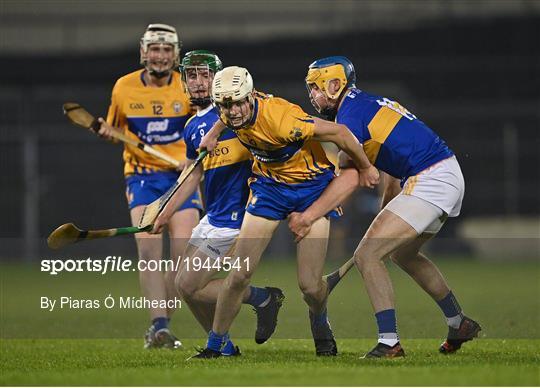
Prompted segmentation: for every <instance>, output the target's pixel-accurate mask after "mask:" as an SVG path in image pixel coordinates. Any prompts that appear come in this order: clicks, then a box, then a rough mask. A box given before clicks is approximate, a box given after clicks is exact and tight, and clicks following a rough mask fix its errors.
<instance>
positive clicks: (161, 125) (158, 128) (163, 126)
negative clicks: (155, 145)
mask: <svg viewBox="0 0 540 388" xmlns="http://www.w3.org/2000/svg"><path fill="white" fill-rule="evenodd" d="M168 128H169V119H165V120H160V121H149V122H148V125H147V126H146V133H147V134H149V135H150V134H152V133H154V132H166V131H167V129H168Z"/></svg>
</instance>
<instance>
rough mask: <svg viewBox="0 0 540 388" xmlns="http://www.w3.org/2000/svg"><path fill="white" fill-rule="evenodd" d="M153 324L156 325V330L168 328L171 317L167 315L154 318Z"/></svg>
mask: <svg viewBox="0 0 540 388" xmlns="http://www.w3.org/2000/svg"><path fill="white" fill-rule="evenodd" d="M152 326H154V330H155V331H158V330H161V329H166V328H168V327H169V319H168V318H166V317H158V318H154V319H153V320H152Z"/></svg>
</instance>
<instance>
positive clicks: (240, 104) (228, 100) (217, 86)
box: [212, 66, 255, 129]
mask: <svg viewBox="0 0 540 388" xmlns="http://www.w3.org/2000/svg"><path fill="white" fill-rule="evenodd" d="M253 90H254V89H253V79H252V78H251V75H250V74H249V72H248V71H247V69H244V68H243V67H238V66H230V67H226V68H225V69H223V70H221V71H220V72H218V73H217V74H216V76H215V77H214V81H213V83H212V100H213V101H214V104H215V105H216V107H217V108H218V110H219V114H220V119H221V121H223V123H224V124H225V125H227V126H228V127H229V128H232V129H240V128H244V127H247V126H248V125H249V124H250V121H251V118H252V117H253V110H254V106H255V98H254V96H253ZM233 110H235V111H236V112H235V113H239V114H238V115H236V114H235V115H233V114H232V113H233V112H232V111H233Z"/></svg>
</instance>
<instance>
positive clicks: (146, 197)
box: [126, 171, 204, 212]
mask: <svg viewBox="0 0 540 388" xmlns="http://www.w3.org/2000/svg"><path fill="white" fill-rule="evenodd" d="M179 175H180V174H179V173H176V172H169V171H163V172H154V173H150V174H132V175H129V176H127V177H126V186H127V188H126V197H127V201H128V205H129V209H130V210H131V209H133V208H134V207H136V206H141V205H148V204H150V203H152V202H154V201H155V200H156V199H158V198H159V197H161V196H162V195H163V194H165V192H166V191H167V190H169V188H170V187H171V186H172V185H174V183H175V182H176V180H177V179H178V176H179ZM192 208H193V209H198V210H199V211H201V212H202V211H203V210H204V208H203V203H202V200H201V194H200V193H199V190H197V191H196V192H195V193H193V195H192V196H191V197H189V198H188V200H187V201H186V202H184V203H183V204H182V205H181V206H180V207H179V208H178V210H184V209H192Z"/></svg>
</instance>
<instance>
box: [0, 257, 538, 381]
mask: <svg viewBox="0 0 540 388" xmlns="http://www.w3.org/2000/svg"><path fill="white" fill-rule="evenodd" d="M437 264H439V266H440V268H441V270H442V271H443V273H444V274H445V275H446V277H447V279H448V281H449V283H450V284H451V286H452V288H453V289H454V290H455V293H456V295H457V297H458V298H459V300H460V302H461V304H462V306H463V307H464V309H465V312H466V313H467V314H469V315H470V316H471V317H473V318H474V319H476V320H478V321H479V322H480V323H481V324H482V327H483V331H482V332H481V333H480V338H479V339H477V340H475V341H473V342H470V343H467V344H465V345H464V347H463V349H462V350H461V351H460V352H459V353H457V354H455V355H452V356H443V355H440V354H439V353H438V352H437V348H438V346H439V344H440V342H441V341H442V339H443V338H444V336H445V334H446V327H445V324H444V319H443V317H442V316H441V313H440V311H439V310H438V308H437V306H436V305H435V304H434V303H433V302H432V301H431V300H430V299H429V297H428V296H427V295H425V294H424V293H423V292H422V291H421V290H420V289H419V288H418V287H417V286H416V285H415V284H414V283H413V282H412V281H411V280H410V279H409V278H408V277H407V276H406V275H405V274H403V273H402V272H401V271H399V270H397V269H396V268H394V267H393V266H392V265H390V273H391V276H392V278H393V281H394V286H395V287H394V288H395V292H396V299H397V309H398V310H397V311H398V324H399V327H400V334H401V337H402V344H403V346H404V348H405V351H406V352H407V357H406V358H404V359H398V360H363V359H360V357H361V356H362V355H363V354H364V353H365V352H366V351H368V350H369V349H370V348H371V347H372V346H373V345H374V344H375V335H376V326H375V322H374V318H373V315H372V311H371V307H370V305H369V301H368V300H367V297H366V295H365V291H364V289H363V284H362V281H361V278H360V276H359V275H358V274H357V273H354V272H356V271H354V270H353V271H351V273H350V274H349V275H348V276H347V278H345V279H344V281H343V282H342V284H340V285H339V286H338V287H337V288H336V290H335V292H334V293H333V294H332V297H331V300H330V302H329V316H330V319H331V321H332V326H333V328H334V332H335V334H336V337H337V342H338V346H339V350H340V354H339V356H338V357H335V358H317V357H315V355H314V348H313V344H312V340H311V339H310V335H309V323H308V319H307V308H306V306H305V305H304V303H303V302H302V300H301V298H300V293H299V291H298V288H297V286H296V275H295V274H296V271H295V265H294V263H293V262H289V261H280V262H275V261H274V262H270V261H266V262H264V261H263V263H262V265H261V267H260V268H259V270H258V272H257V274H256V277H255V280H254V283H255V284H258V285H263V286H264V285H276V286H278V287H281V288H283V289H284V291H285V294H286V296H287V299H286V301H285V304H284V307H283V309H282V312H281V313H280V317H279V324H278V329H277V331H276V334H275V336H274V338H272V339H271V340H270V341H269V342H268V343H266V344H263V345H256V344H255V343H254V341H253V339H252V336H253V333H254V327H255V322H254V321H255V319H254V315H253V313H251V311H250V309H249V308H243V309H242V311H241V313H240V315H239V317H238V319H237V321H236V322H235V324H234V326H233V328H232V331H231V334H232V336H233V339H234V340H235V343H237V344H238V345H239V346H240V347H241V349H242V352H243V355H242V356H241V357H237V358H232V359H225V358H222V359H217V360H191V361H186V359H187V358H188V357H189V356H191V355H193V353H194V350H193V347H194V346H201V345H203V344H204V341H205V339H204V338H203V337H204V333H203V332H202V330H201V328H200V327H198V325H197V323H196V322H195V320H194V319H193V317H192V316H191V314H190V313H189V311H188V309H187V308H182V309H180V310H179V311H177V312H176V313H175V316H174V317H173V321H172V329H173V331H174V332H175V333H176V334H177V335H178V336H179V337H180V338H181V340H182V342H183V343H184V348H183V349H180V350H177V351H170V350H155V351H144V350H143V349H142V334H143V333H144V330H145V329H146V327H147V326H148V316H147V312H146V311H144V310H120V309H110V310H108V309H103V308H101V309H78V310H66V309H62V310H55V311H52V312H49V311H46V310H42V309H40V305H39V300H40V297H41V296H48V297H59V296H63V295H67V296H71V297H78V298H100V299H103V298H104V297H105V296H107V295H108V294H112V295H116V296H119V295H124V296H137V295H139V291H138V283H137V274H136V273H116V274H110V275H106V276H98V275H96V274H88V273H65V274H62V275H58V276H56V277H53V276H50V275H48V274H45V273H41V272H39V269H38V268H34V267H24V266H17V265H2V266H0V276H1V286H2V293H1V294H2V295H1V311H0V313H1V314H0V320H1V329H2V330H1V340H0V361H1V363H0V364H1V374H0V384H1V385H191V386H193V385H214V386H215V385H241V386H254V385H289V386H291V385H292V386H296V385H314V386H325V385H331V386H344V385H349V386H350V385H402V386H406V385H428V386H433V385H437V386H441V385H442V386H448V385H461V386H463V385H540V367H539V365H540V352H539V351H538V349H539V348H540V339H539V338H540V335H539V327H540V300H539V298H538V295H539V291H540V289H539V287H540V285H539V282H538V279H539V278H540V276H539V275H540V268H539V264H538V263H504V264H503V263H482V262H477V261H472V260H464V259H463V260H455V259H451V260H441V261H440V262H438V263H437ZM337 265H338V264H336V263H330V264H329V266H328V270H330V269H332V268H334V267H336V266H337Z"/></svg>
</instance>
